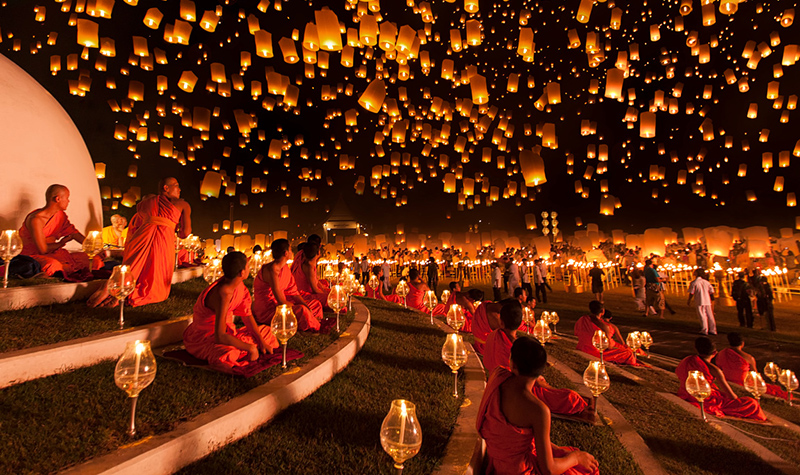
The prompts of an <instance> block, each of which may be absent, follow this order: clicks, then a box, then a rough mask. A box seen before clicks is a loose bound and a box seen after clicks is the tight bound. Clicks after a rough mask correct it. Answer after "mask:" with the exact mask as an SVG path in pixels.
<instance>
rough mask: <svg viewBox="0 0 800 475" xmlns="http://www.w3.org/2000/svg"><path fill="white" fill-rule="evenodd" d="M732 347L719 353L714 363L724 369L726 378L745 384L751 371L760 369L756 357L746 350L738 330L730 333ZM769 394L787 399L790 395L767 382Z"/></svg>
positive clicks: (729, 338) (729, 339)
mask: <svg viewBox="0 0 800 475" xmlns="http://www.w3.org/2000/svg"><path fill="white" fill-rule="evenodd" d="M728 344H729V345H731V347H730V348H725V349H724V350H722V351H720V352H719V353H717V357H716V358H715V360H714V363H715V364H716V365H717V366H718V367H719V369H721V370H722V373H723V374H724V375H725V379H727V380H728V381H730V382H731V383H736V384H738V385H740V386H741V385H744V377H745V375H746V374H747V373H748V372H750V371H758V368H757V367H756V359H755V358H753V356H752V355H751V354H750V353H746V352H745V351H744V339H743V338H742V335H740V334H739V333H736V332H731V333H728ZM767 394H770V395H772V396H776V397H780V398H784V399H787V398H788V397H789V395H788V394H787V393H786V391H784V390H783V389H781V387H780V386H778V385H777V384H769V383H767Z"/></svg>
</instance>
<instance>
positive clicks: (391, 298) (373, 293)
mask: <svg viewBox="0 0 800 475" xmlns="http://www.w3.org/2000/svg"><path fill="white" fill-rule="evenodd" d="M372 275H374V276H376V277H377V278H378V282H383V268H382V267H381V266H375V267H373V268H372ZM366 291H367V297H368V298H371V299H376V300H386V301H387V302H392V303H396V304H398V305H401V304H402V303H403V297H401V296H399V295H396V294H391V295H384V293H383V284H382V283H379V284H378V288H377V289H374V290H373V288H372V287H370V286H369V282H367V286H366Z"/></svg>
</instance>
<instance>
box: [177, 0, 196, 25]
mask: <svg viewBox="0 0 800 475" xmlns="http://www.w3.org/2000/svg"><path fill="white" fill-rule="evenodd" d="M180 16H181V18H183V19H184V20H186V21H196V20H197V8H196V7H195V5H194V2H193V1H191V0H181V3H180Z"/></svg>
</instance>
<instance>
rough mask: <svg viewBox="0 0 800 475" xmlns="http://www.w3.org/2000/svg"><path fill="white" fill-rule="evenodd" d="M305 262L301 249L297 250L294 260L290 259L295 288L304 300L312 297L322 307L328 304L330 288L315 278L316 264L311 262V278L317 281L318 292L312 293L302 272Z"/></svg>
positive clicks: (311, 288) (309, 284) (312, 290)
mask: <svg viewBox="0 0 800 475" xmlns="http://www.w3.org/2000/svg"><path fill="white" fill-rule="evenodd" d="M304 262H306V257H305V254H303V251H299V252H298V253H297V255H295V258H294V261H292V267H291V270H292V276H293V277H294V281H295V283H296V284H297V290H299V291H300V294H301V295H302V296H303V298H304V299H306V301H308V300H309V299H314V300H316V301H317V302H319V303H320V305H322V306H323V307H327V306H328V294H329V293H330V289H329V288H327V287H325V286H323V285H322V282H321V281H320V280H319V278H317V266H316V265H315V263H313V262H312V263H311V276H312V278H313V279H315V280H316V281H317V286H318V287H319V290H320V293H318V294H317V293H314V289H313V287H311V283H310V282H309V281H308V277H306V274H305V272H303V263H304Z"/></svg>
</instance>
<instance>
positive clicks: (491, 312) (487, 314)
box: [472, 299, 512, 355]
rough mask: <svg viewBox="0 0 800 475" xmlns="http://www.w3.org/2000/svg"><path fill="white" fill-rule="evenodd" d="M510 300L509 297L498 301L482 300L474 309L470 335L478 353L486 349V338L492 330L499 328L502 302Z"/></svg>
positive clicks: (482, 352)
mask: <svg viewBox="0 0 800 475" xmlns="http://www.w3.org/2000/svg"><path fill="white" fill-rule="evenodd" d="M510 301H512V300H511V299H506V300H501V301H499V302H488V301H487V302H483V303H482V304H480V305H479V306H478V308H477V310H475V315H473V317H472V336H473V337H474V338H475V342H474V343H473V344H472V347H473V348H475V351H476V352H478V354H481V355H482V354H484V353H485V350H486V348H485V347H486V339H487V338H488V337H489V334H490V333H492V331H494V330H497V329H498V328H500V309H502V308H503V304H504V303H507V302H510Z"/></svg>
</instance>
